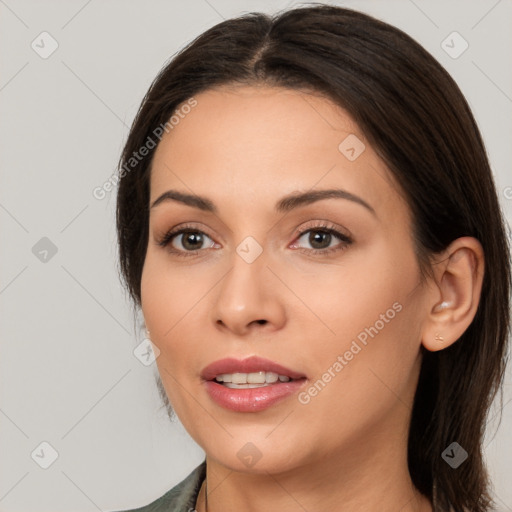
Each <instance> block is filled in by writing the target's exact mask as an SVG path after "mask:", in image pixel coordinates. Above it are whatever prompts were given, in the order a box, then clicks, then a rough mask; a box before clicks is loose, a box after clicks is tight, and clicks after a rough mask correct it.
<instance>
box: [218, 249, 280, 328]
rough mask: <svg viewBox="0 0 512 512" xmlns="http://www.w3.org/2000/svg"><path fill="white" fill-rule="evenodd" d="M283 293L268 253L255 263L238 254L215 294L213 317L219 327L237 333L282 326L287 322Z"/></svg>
mask: <svg viewBox="0 0 512 512" xmlns="http://www.w3.org/2000/svg"><path fill="white" fill-rule="evenodd" d="M281 293H283V292H282V290H281V291H280V289H279V280H278V279H277V278H276V277H275V275H274V274H273V273H272V272H271V271H270V270H269V269H268V268H267V262H266V258H265V257H264V253H262V254H261V255H260V256H259V257H258V258H257V259H256V261H253V262H252V263H247V262H246V261H245V260H244V259H242V258H241V257H240V256H238V255H237V254H236V255H234V258H233V265H232V267H231V269H230V270H229V271H228V272H227V274H226V275H225V277H224V278H223V279H222V281H221V283H220V285H219V287H218V289H217V295H216V296H215V304H214V307H213V311H212V315H213V316H212V319H213V321H214V322H215V325H216V328H217V329H220V330H224V331H229V332H231V333H233V334H236V335H237V336H244V335H248V334H250V333H251V332H254V331H264V332H265V333H270V332H273V331H276V330H278V329H281V328H282V327H283V325H284V324H285V322H286V310H285V303H284V301H283V300H282V299H283V298H282V296H281V295H280V294H281Z"/></svg>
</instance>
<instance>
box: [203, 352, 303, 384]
mask: <svg viewBox="0 0 512 512" xmlns="http://www.w3.org/2000/svg"><path fill="white" fill-rule="evenodd" d="M255 372H273V373H277V374H278V375H284V376H287V377H290V379H293V380H296V379H303V378H305V377H306V376H305V375H304V374H303V373H300V372H297V371H295V370H292V369H290V368H286V367H285V366H282V365H280V364H278V363H275V362H274V361H270V360H269V359H264V358H262V357H258V356H252V357H248V358H246V359H235V358H226V359H221V360H219V361H215V362H214V363H211V364H209V365H208V366H206V367H205V368H203V370H202V372H201V378H202V379H204V380H214V379H215V377H217V376H218V375H223V374H233V373H255Z"/></svg>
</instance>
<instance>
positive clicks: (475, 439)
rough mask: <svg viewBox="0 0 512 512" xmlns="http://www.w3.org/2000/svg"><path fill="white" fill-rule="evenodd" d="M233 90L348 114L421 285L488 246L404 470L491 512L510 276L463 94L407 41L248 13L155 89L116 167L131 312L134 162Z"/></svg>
mask: <svg viewBox="0 0 512 512" xmlns="http://www.w3.org/2000/svg"><path fill="white" fill-rule="evenodd" d="M226 84H242V85H253V84H267V85H272V86H281V87H286V88H290V89H297V90H298V89H301V90H310V91H316V92H318V93H321V94H322V95H324V96H325V97H326V98H329V99H331V100H333V101H334V102H336V103H337V104H339V105H340V106H341V107H343V108H344V109H345V110H346V111H347V112H348V113H349V114H350V115H351V116H352V117H353V119H354V120H355V121H356V122H357V123H358V125H359V127H360V128H361V130H362V131H363V133H364V134H365V136H366V137H367V139H368V141H369V142H370V143H371V144H372V146H373V148H374V149H375V150H376V151H377V152H378V154H379V156H380V157H381V158H382V160H383V161H384V162H385V163H386V164H387V166H388V167H389V169H390V171H391V172H392V173H393V176H394V178H395V180H396V182H397V183H398V184H399V186H400V187H401V191H402V192H403V194H404V196H405V197H406V199H407V201H408V204H409V207H410V209H411V212H412V216H413V226H414V228H413V229H414V233H413V234H414V239H415V244H416V252H417V255H418V261H419V263H420V267H421V269H422V271H423V272H424V273H425V275H426V274H428V273H429V271H430V268H431V267H430V261H431V257H432V255H434V254H435V253H438V252H439V251H442V250H443V249H445V248H446V247H447V246H448V245H449V244H450V242H452V241H453V240H455V239H456V238H458V237H462V236H472V237H475V238H477V239H478V240H479V241H480V242H481V244H482V246H483V249H484V253H485V276H484V281H483V289H482V292H481V298H480V304H479V307H478V310H477V312H476V316H475V318H474V320H473V322H472V323H471V325H470V326H469V327H468V329H467V330H466V332H464V334H463V335H462V336H461V337H460V339H459V340H458V341H457V342H456V343H454V344H453V345H451V346H450V347H449V348H447V349H445V350H442V351H439V352H427V351H424V355H423V362H422V368H421V372H420V378H419V384H418V388H417V392H416V396H415V400H414V405H413V412H412V420H411V425H410V433H409V443H408V463H409V471H410V474H411V477H412V480H413V482H414V484H415V486H416V487H417V488H418V489H419V491H420V492H422V493H423V494H424V495H426V496H427V497H428V498H429V499H430V500H431V501H433V502H435V510H436V511H447V510H449V509H450V507H452V508H453V510H455V511H456V512H459V511H466V510H471V511H474V512H483V511H487V510H490V507H491V505H492V499H491V497H490V491H489V482H488V474H487V470H486V467H485V463H484V456H483V448H482V441H483V435H484V431H485V425H486V418H487V415H488V410H489V408H490V405H491V402H492V400H493V399H494V397H495V395H496V393H497V391H498V390H499V388H500V385H501V383H502V381H503V376H504V370H505V363H506V358H507V354H508V352H507V340H508V334H509V329H510V323H509V322H510V316H509V314H510V310H509V299H510V285H511V270H510V260H509V247H508V240H507V237H506V234H505V228H504V222H503V219H502V215H501V211H500V205H499V202H498V198H497V194H496V190H495V185H494V182H493V177H492V174H491V170H490V166H489V162H488V159H487V156H486V151H485V148H484V144H483V142H482V138H481V135H480V132H479V130H478V127H477V125H476V123H475V120H474V118H473V116H472V114H471V111H470V109H469V106H468V104H467V102H466V100H465V98H464V96H463V95H462V93H461V91H460V90H459V88H458V86H457V85H456V83H455V82H454V80H453V79H452V78H451V77H450V75H449V74H448V73H447V72H446V71H445V70H444V68H443V67H442V66H441V65H440V64H439V63H438V62H437V61H436V60H435V59H434V58H433V57H432V56H431V55H430V54H429V53H428V52H427V51H425V50H424V49H423V48H422V47H421V46H420V45H419V44H418V43H416V42H415V41H414V40H413V39H411V37H409V36H408V35H406V34H405V33H404V32H402V31H401V30H398V29H397V28H395V27H392V26H390V25H388V24H386V23H383V22H381V21H379V20H377V19H375V18H373V17H371V16H368V15H366V14H362V13H359V12H356V11H353V10H349V9H345V8H341V7H334V6H328V5H322V4H315V5H313V6H308V7H301V8H295V9H292V10H289V11H285V12H282V13H278V14H277V15H275V16H269V15H265V14H261V13H250V14H246V15H243V16H240V17H238V18H235V19H230V20H227V21H224V22H222V23H220V24H218V25H216V26H214V27H213V28H211V29H209V30H207V31H206V32H205V33H203V34H201V35H200V36H199V37H197V38H196V39H195V40H194V41H192V42H191V43H190V44H189V45H188V46H186V47H185V48H184V49H183V50H182V51H180V52H179V53H178V54H177V55H176V56H175V57H174V58H173V59H172V60H171V61H170V62H169V63H168V64H167V65H166V66H165V67H164V68H163V69H162V71H161V72H160V73H159V74H158V76H157V77H156V79H155V80H154V82H153V83H152V85H151V87H150V89H149V90H148V92H147V94H146V96H145V97H144V99H143V101H142V104H141V106H140V109H139V111H138V114H137V116H136V118H135V120H134V122H133V125H132V128H131V131H130V134H129V136H128V139H127V142H126V145H125V147H124V151H123V153H122V156H121V160H120V165H119V168H120V170H122V172H120V176H121V178H120V181H119V189H118V196H117V230H118V241H119V256H120V260H119V261H120V271H121V274H122V278H123V279H124V282H125V284H126V286H127V290H128V291H129V293H130V295H131V297H132V299H133V303H134V306H135V307H140V299H141V296H140V282H141V274H142V268H143V265H144V259H145V254H146V247H147V244H148V225H149V211H148V203H149V173H150V168H151V159H152V155H153V154H154V151H155V148H153V149H150V150H149V153H148V156H147V157H146V158H144V159H143V160H141V161H140V162H137V165H136V167H135V168H134V169H133V170H131V169H130V168H129V167H127V164H128V162H130V158H132V157H133V153H134V152H137V151H138V150H139V148H141V147H142V146H144V145H145V144H146V141H147V140H148V137H151V136H152V134H154V133H155V130H156V129H158V127H159V126H162V125H165V123H166V122H168V121H169V119H170V118H171V116H172V115H173V113H175V111H176V109H177V107H178V106H179V105H181V104H183V103H184V102H186V101H187V100H189V99H190V98H192V97H193V96H194V95H197V94H198V93H200V92H202V91H205V90H207V89H211V88H214V87H215V86H219V85H226ZM127 169H128V170H127ZM453 441H456V442H457V443H458V444H459V445H461V446H462V447H463V448H464V449H465V450H466V451H467V452H468V454H469V457H468V459H467V460H466V461H465V462H464V463H463V464H462V465H461V466H460V467H458V468H457V469H452V467H450V466H449V465H448V464H447V463H446V462H445V461H444V460H443V458H442V456H441V454H442V452H443V451H444V450H445V449H446V448H447V447H448V446H449V445H450V444H451V443H452V442H453Z"/></svg>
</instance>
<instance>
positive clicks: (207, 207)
mask: <svg viewBox="0 0 512 512" xmlns="http://www.w3.org/2000/svg"><path fill="white" fill-rule="evenodd" d="M323 199H346V200H348V201H352V202H354V203H357V204H359V205H361V206H364V207H365V208H366V209H367V210H369V211H370V212H371V213H372V214H373V215H376V213H375V210H374V209H373V208H372V207H371V206H370V205H369V204H368V203H367V202H366V201H365V200H364V199H361V198H360V197H359V196H356V195H354V194H352V193H351V192H347V191H346V190H342V189H339V188H336V189H326V190H311V191H308V192H297V193H293V194H289V195H287V196H285V197H283V198H281V199H280V200H279V201H278V202H277V203H276V205H275V210H276V212H278V213H284V212H289V211H291V210H293V209H295V208H299V207H300V206H305V205H307V204H311V203H314V202H316V201H321V200H323ZM167 201H176V202H179V203H183V204H185V205H187V206H191V207H193V208H198V209H199V210H203V211H206V212H211V213H215V214H216V213H218V209H217V207H216V206H215V205H214V204H213V202H212V201H211V200H210V199H208V198H206V197H202V196H198V195H196V194H186V193H184V192H178V191H177V190H168V191H167V192H164V193H163V194H162V195H161V196H160V197H158V199H156V200H155V201H154V202H153V204H152V205H151V208H155V207H156V206H158V205H159V204H161V203H164V202H167Z"/></svg>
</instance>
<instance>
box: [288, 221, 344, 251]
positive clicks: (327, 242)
mask: <svg viewBox="0 0 512 512" xmlns="http://www.w3.org/2000/svg"><path fill="white" fill-rule="evenodd" d="M351 243H352V239H351V238H350V237H348V236H347V235H345V234H343V233H340V232H339V231H338V230H336V229H334V228H333V227H332V226H328V225H321V226H314V227H311V228H309V229H306V230H303V231H301V232H300V233H299V236H298V238H297V241H296V242H295V243H294V244H293V245H292V247H293V248H298V249H301V252H306V253H309V254H311V253H312V254H328V253H331V252H334V251H339V250H343V249H345V248H346V247H347V246H348V245H350V244H351ZM304 244H306V245H308V244H309V245H310V247H311V248H307V247H304V246H303V245H304Z"/></svg>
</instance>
